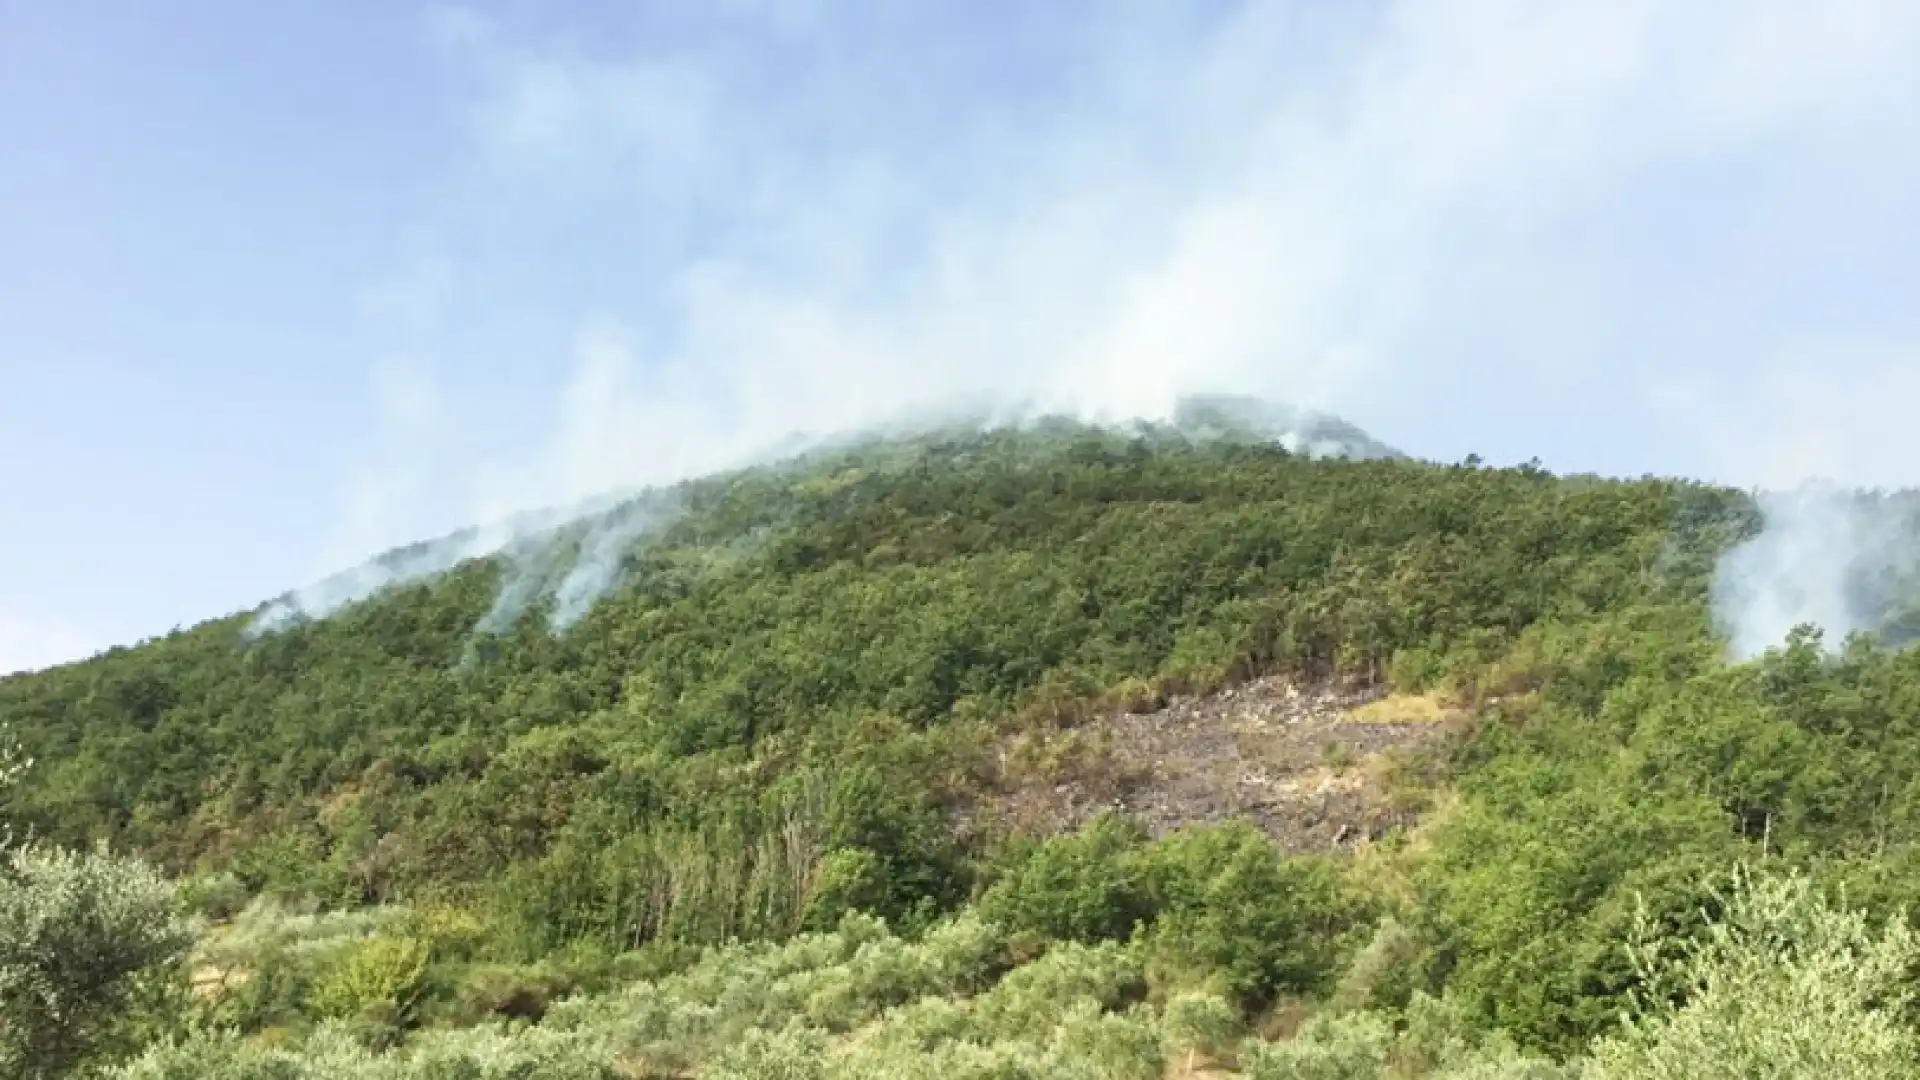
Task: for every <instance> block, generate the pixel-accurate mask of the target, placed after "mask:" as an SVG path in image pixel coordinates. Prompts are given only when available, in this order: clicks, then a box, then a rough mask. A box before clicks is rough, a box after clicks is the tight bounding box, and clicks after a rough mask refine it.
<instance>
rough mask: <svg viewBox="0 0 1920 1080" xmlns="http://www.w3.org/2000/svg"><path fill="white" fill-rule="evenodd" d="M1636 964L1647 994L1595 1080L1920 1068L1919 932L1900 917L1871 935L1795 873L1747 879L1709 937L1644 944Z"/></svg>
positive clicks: (1907, 1072) (1743, 1079)
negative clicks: (1910, 1022)
mask: <svg viewBox="0 0 1920 1080" xmlns="http://www.w3.org/2000/svg"><path fill="white" fill-rule="evenodd" d="M1634 958H1635V962H1636V966H1637V967H1638V968H1639V970H1640V972H1641V974H1642V976H1643V977H1644V978H1645V980H1646V984H1647V986H1648V987H1649V988H1650V993H1649V995H1648V996H1647V998H1646V999H1645V1000H1643V1001H1642V1002H1640V1005H1641V1006H1642V1008H1641V1010H1640V1012H1639V1014H1638V1015H1637V1016H1634V1017H1632V1018H1630V1019H1629V1020H1628V1021H1627V1027H1626V1030H1625V1032H1623V1033H1622V1034H1621V1035H1619V1036H1617V1037H1615V1038H1611V1039H1607V1040H1604V1041H1603V1042H1601V1043H1600V1044H1599V1045H1598V1046H1597V1047H1596V1048H1595V1051H1594V1062H1593V1064H1594V1067H1593V1069H1592V1075H1593V1076H1594V1077H1596V1078H1598V1080H1683V1078H1684V1080H1713V1078H1716V1077H1725V1078H1728V1080H1734V1078H1740V1080H1773V1078H1778V1080H1790V1078H1791V1080H1799V1078H1802V1077H1821V1078H1826V1080H1866V1078H1868V1077H1887V1076H1912V1075H1916V1072H1920V1054H1917V1053H1916V1051H1917V1050H1920V1047H1917V1046H1916V1043H1915V1039H1914V1034H1913V1032H1912V1030H1911V1029H1909V1028H1908V1027H1907V1025H1906V1024H1905V1023H1904V1018H1903V1015H1902V1014H1903V1012H1904V1011H1905V1009H1906V1007H1907V1006H1908V1004H1909V1003H1910V999H1911V996H1912V991H1910V990H1909V989H1908V988H1907V982H1908V976H1909V973H1910V972H1911V971H1912V970H1913V967H1914V965H1915V963H1916V961H1920V938H1916V936H1915V934H1914V933H1913V931H1912V930H1910V929H1908V927H1907V925H1906V922H1905V920H1904V918H1898V917H1896V918H1894V919H1891V920H1889V921H1888V922H1887V923H1886V925H1885V926H1884V927H1883V928H1881V929H1878V930H1876V929H1875V928H1874V927H1873V925H1872V924H1871V923H1870V922H1869V921H1868V920H1867V918H1866V916H1865V915H1863V914H1862V913H1860V912H1858V911H1849V910H1844V909H1840V908H1836V907H1833V906H1830V905H1829V904H1828V903H1827V902H1826V901H1825V900H1824V899H1823V898H1822V897H1821V896H1820V895H1819V894H1818V893H1817V892H1816V891H1815V890H1814V888H1813V886H1812V884H1811V883H1810V882H1808V881H1807V880H1806V879H1805V878H1804V877H1799V876H1791V877H1783V878H1777V879H1766V878H1762V879H1758V880H1756V879H1755V878H1754V877H1753V876H1751V875H1750V874H1748V873H1745V872H1742V873H1740V874H1739V875H1738V876H1737V877H1736V879H1735V884H1734V887H1733V889H1732V893H1731V895H1730V896H1729V897H1728V898H1727V901H1726V910H1725V914H1724V915H1723V916H1722V917H1721V918H1720V919H1718V920H1717V921H1715V922H1713V923H1711V924H1710V925H1709V926H1708V928H1707V932H1706V934H1705V935H1704V936H1702V937H1700V938H1698V939H1695V940H1691V941H1687V942H1683V943H1681V944H1680V945H1678V946H1674V945H1672V944H1670V943H1669V944H1666V945H1665V946H1664V947H1663V945H1662V943H1660V942H1657V941H1655V942H1642V943H1639V944H1637V945H1636V946H1635V948H1634ZM1670 1001H1677V1002H1678V1005H1677V1007H1673V1006H1671V1005H1670Z"/></svg>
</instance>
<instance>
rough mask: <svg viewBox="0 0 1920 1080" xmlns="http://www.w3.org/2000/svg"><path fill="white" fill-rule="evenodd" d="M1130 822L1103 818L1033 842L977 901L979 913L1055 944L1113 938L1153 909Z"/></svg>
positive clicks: (1137, 834)
mask: <svg viewBox="0 0 1920 1080" xmlns="http://www.w3.org/2000/svg"><path fill="white" fill-rule="evenodd" d="M1144 840H1145V834H1144V833H1143V832H1142V831H1141V830H1140V828H1139V827H1138V826H1137V825H1134V824H1132V823H1130V822H1129V821H1127V820H1126V819H1124V818H1120V817H1117V816H1112V815H1103V816H1101V817H1100V818H1098V819H1096V820H1095V821H1094V822H1093V823H1092V824H1090V825H1088V826H1087V827H1086V828H1085V829H1083V830H1081V831H1080V832H1078V833H1074V834H1071V835H1068V836H1060V837H1055V838H1053V839H1050V840H1048V841H1046V842H1045V843H1043V844H1041V845H1039V846H1038V847H1037V848H1036V849H1035V850H1034V851H1033V852H1032V854H1030V855H1028V856H1027V858H1026V859H1025V860H1024V861H1023V862H1021V863H1020V864H1019V865H1018V866H1017V867H1015V868H1014V870H1013V871H1012V873H1011V874H1010V875H1009V876H1008V877H1007V878H1006V880H1004V881H1001V882H999V883H998V884H996V885H995V886H994V887H993V888H992V889H991V890H990V891H989V892H988V893H987V895H986V897H985V898H984V899H983V901H982V904H981V911H982V913H983V914H984V915H985V916H986V917H987V918H989V919H992V920H993V921H995V922H997V923H999V924H1000V925H1002V926H1005V927H1007V928H1008V929H1010V930H1014V931H1027V932H1031V933H1036V934H1040V935H1043V936H1045V937H1048V938H1053V939H1056V940H1060V941H1082V942H1097V941H1117V940H1124V939H1126V938H1128V937H1130V936H1132V934H1133V932H1134V929H1135V928H1136V927H1138V926H1139V925H1140V924H1141V923H1143V922H1145V921H1147V920H1148V919H1150V918H1151V917H1152V916H1153V915H1154V914H1155V911H1154V907H1153V901H1152V898H1151V897H1150V895H1149V893H1148V888H1147V879H1146V876H1145V874H1144V872H1143V868H1142V867H1141V866H1140V860H1139V859H1138V858H1137V857H1136V855H1135V853H1136V850H1137V849H1138V848H1139V847H1140V845H1141V844H1142V843H1143V842H1144Z"/></svg>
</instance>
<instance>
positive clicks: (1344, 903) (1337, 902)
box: [1142, 825, 1370, 1003]
mask: <svg viewBox="0 0 1920 1080" xmlns="http://www.w3.org/2000/svg"><path fill="white" fill-rule="evenodd" d="M1143 864H1144V865H1143V868H1142V870H1143V876H1144V877H1145V879H1146V881H1147V882H1148V888H1149V893H1150V895H1151V897H1152V902H1153V905H1154V907H1155V909H1156V910H1157V912H1158V914H1157V917H1156V919H1155V920H1154V922H1153V923H1152V925H1151V926H1150V927H1149V928H1147V929H1144V930H1143V931H1142V933H1143V935H1144V944H1145V947H1146V949H1147V955H1148V956H1149V958H1150V963H1151V966H1152V968H1153V969H1154V971H1155V972H1156V974H1157V975H1158V977H1160V978H1161V979H1163V980H1165V981H1168V982H1171V983H1174V984H1176V985H1190V984H1195V983H1200V982H1204V981H1207V980H1210V979H1214V978H1218V979H1220V980H1222V981H1223V983H1224V985H1225V986H1226V987H1227V988H1228V989H1229V990H1231V991H1232V992H1233V993H1235V994H1237V995H1239V996H1240V998H1241V999H1242V1000H1243V1001H1246V1002H1249V1003H1251V1002H1257V1001H1259V1000H1262V999H1266V998H1269V997H1271V996H1272V995H1274V994H1277V993H1282V992H1288V993H1311V992H1315V991H1318V990H1321V989H1323V988H1324V987H1326V986H1327V984H1328V983H1329V982H1330V981H1331V979H1332V978H1333V976H1334V974H1335V973H1336V971H1337V970H1338V967H1339V965H1340V963H1341V962H1342V960H1343V958H1344V954H1345V952H1346V951H1347V947H1348V945H1349V943H1350V940H1351V934H1352V933H1353V932H1354V931H1355V930H1356V929H1358V928H1360V927H1362V926H1364V924H1365V922H1366V920H1367V917H1368V915H1369V914H1370V912H1369V906H1368V903H1367V901H1366V899H1365V897H1364V896H1363V895H1361V894H1360V893H1359V892H1358V891H1357V890H1355V889H1354V888H1353V887H1352V886H1351V885H1350V884H1349V883H1348V882H1347V881H1346V880H1345V878H1344V876H1343V874H1342V871H1341V869H1340V868H1339V867H1338V866H1336V865H1334V864H1333V863H1331V862H1329V861H1327V860H1324V859H1317V858H1307V857H1299V858H1291V859H1289V858H1283V857H1281V856H1280V855H1279V854H1278V853H1277V852H1275V851H1274V849H1273V847H1272V845H1271V844H1269V843H1268V842H1267V839H1266V837H1264V836H1262V835H1261V834H1260V833H1259V832H1258V831H1257V830H1255V829H1253V828H1252V827H1250V826H1246V825H1227V826H1221V827H1218V828H1204V829H1186V830H1183V831H1181V832H1179V833H1176V834H1174V835H1173V836H1171V837H1169V838H1168V839H1166V840H1164V841H1162V842H1160V843H1159V844H1156V845H1154V846H1152V847H1151V848H1148V849H1147V850H1146V852H1145V857H1144V859H1143Z"/></svg>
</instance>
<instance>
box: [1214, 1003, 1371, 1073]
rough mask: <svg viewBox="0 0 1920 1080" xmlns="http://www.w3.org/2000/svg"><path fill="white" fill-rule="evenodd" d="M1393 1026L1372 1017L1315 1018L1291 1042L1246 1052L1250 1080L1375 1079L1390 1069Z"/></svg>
mask: <svg viewBox="0 0 1920 1080" xmlns="http://www.w3.org/2000/svg"><path fill="white" fill-rule="evenodd" d="M1392 1045H1393V1028H1392V1027H1391V1026H1390V1025H1389V1024H1388V1023H1387V1022H1386V1021H1385V1020H1382V1019H1381V1018H1380V1017H1379V1016H1377V1015H1375V1014H1373V1013H1351V1014H1348V1015H1346V1016H1316V1017H1314V1018H1313V1019H1312V1020H1309V1021H1307V1024H1306V1026H1305V1027H1303V1028H1301V1029H1300V1033H1299V1034H1297V1035H1295V1036H1294V1037H1293V1038H1291V1039H1289V1040H1287V1041H1286V1042H1277V1043H1252V1044H1249V1045H1248V1046H1245V1047H1243V1048H1242V1049H1241V1052H1240V1063H1241V1066H1242V1068H1243V1069H1244V1070H1245V1072H1246V1075H1247V1077H1248V1080H1376V1078H1377V1077H1379V1075H1380V1073H1381V1070H1383V1069H1385V1068H1386V1065H1387V1053H1388V1051H1389V1049H1390V1048H1391V1047H1392Z"/></svg>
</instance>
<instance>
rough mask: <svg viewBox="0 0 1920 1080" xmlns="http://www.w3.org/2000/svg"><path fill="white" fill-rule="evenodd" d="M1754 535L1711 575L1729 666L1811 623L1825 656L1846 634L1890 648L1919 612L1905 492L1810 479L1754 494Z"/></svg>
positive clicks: (1916, 557) (1912, 522)
mask: <svg viewBox="0 0 1920 1080" xmlns="http://www.w3.org/2000/svg"><path fill="white" fill-rule="evenodd" d="M1759 505H1760V511H1761V513H1762V515H1763V518H1764V526H1763V528H1762V529H1761V531H1760V532H1759V533H1758V534H1757V535H1755V536H1753V537H1752V538H1750V539H1748V540H1746V541H1745V542H1743V543H1741V544H1739V545H1738V546H1736V547H1734V548H1733V549H1732V550H1730V551H1728V552H1727V554H1726V555H1725V556H1724V557H1723V558H1722V559H1721V561H1720V563H1719V565H1718V566H1717V567H1716V569H1715V580H1714V591H1713V600H1714V608H1715V614H1716V616H1717V617H1718V619H1719V621H1720V623H1721V625H1722V628H1723V630H1724V632H1725V633H1726V635H1727V638H1728V646H1729V649H1730V651H1731V653H1732V655H1733V657H1734V658H1735V659H1741V660H1745V659H1751V658H1753V657H1756V656H1759V655H1761V654H1762V653H1764V652H1765V651H1766V650H1768V649H1770V648H1778V647H1779V646H1781V645H1782V644H1783V643H1784V642H1785V640H1786V638H1787V635H1788V634H1789V633H1790V632H1791V631H1792V630H1794V628H1796V627H1798V626H1802V625H1811V626H1813V627H1815V628H1817V629H1818V630H1819V631H1820V633H1821V640H1822V644H1823V645H1824V646H1825V647H1826V648H1827V650H1828V651H1834V650H1837V649H1838V648H1840V647H1841V646H1842V645H1843V644H1844V643H1845V641H1846V639H1847V637H1848V636H1849V635H1851V634H1854V633H1858V632H1873V633H1877V634H1880V635H1881V636H1882V637H1883V638H1884V639H1886V640H1888V641H1889V642H1891V643H1894V644H1900V643H1903V642H1904V641H1905V640H1906V639H1907V638H1909V637H1910V636H1911V632H1912V629H1913V627H1912V615H1911V612H1913V611H1915V610H1920V608H1916V607H1915V601H1916V600H1920V589H1916V585H1920V575H1917V574H1916V571H1920V527H1917V526H1920V518H1916V516H1915V506H1916V502H1915V499H1914V497H1913V496H1912V495H1911V494H1910V493H1909V494H1905V495H1902V494H1895V495H1885V494H1881V493H1877V492H1863V491H1856V490H1849V489H1844V488H1841V487H1838V486H1835V485H1833V484H1831V483H1826V482H1818V481H1810V482H1807V483H1804V484H1801V485H1800V486H1799V487H1797V488H1794V489H1791V490H1787V491H1779V492H1769V493H1765V494H1762V495H1760V496H1759Z"/></svg>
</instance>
